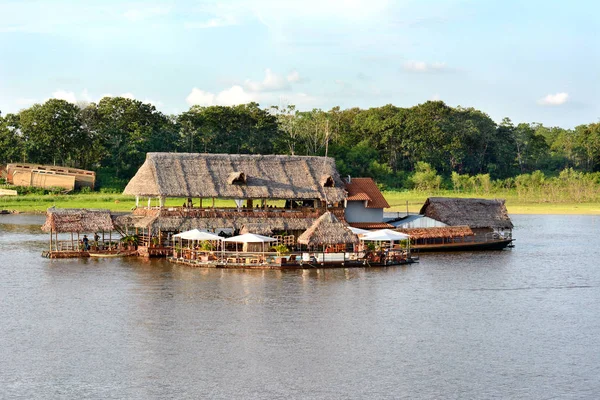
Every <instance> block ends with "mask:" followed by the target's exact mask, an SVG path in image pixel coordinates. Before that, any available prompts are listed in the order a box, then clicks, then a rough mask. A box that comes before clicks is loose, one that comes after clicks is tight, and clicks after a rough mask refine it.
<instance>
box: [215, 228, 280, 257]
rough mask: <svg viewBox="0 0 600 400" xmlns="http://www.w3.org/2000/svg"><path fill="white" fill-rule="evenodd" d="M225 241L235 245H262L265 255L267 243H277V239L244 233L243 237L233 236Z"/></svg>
mask: <svg viewBox="0 0 600 400" xmlns="http://www.w3.org/2000/svg"><path fill="white" fill-rule="evenodd" d="M223 241H224V242H234V243H262V249H263V251H262V252H263V253H264V252H265V243H268V242H276V241H277V239H275V238H272V237H269V236H263V235H257V234H255V233H244V234H243V235H238V236H232V237H230V238H227V239H225V240H223ZM235 251H236V253H237V244H236V245H235Z"/></svg>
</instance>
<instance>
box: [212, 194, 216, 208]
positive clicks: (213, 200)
mask: <svg viewBox="0 0 600 400" xmlns="http://www.w3.org/2000/svg"><path fill="white" fill-rule="evenodd" d="M212 204H213V206H212V208H215V198H214V197H213V198H212Z"/></svg>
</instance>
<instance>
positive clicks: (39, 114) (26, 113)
mask: <svg viewBox="0 0 600 400" xmlns="http://www.w3.org/2000/svg"><path fill="white" fill-rule="evenodd" d="M158 151H160V152H206V153H240V154H295V155H328V156H331V157H335V159H336V162H337V166H338V169H339V171H340V173H341V174H342V175H351V176H368V177H372V178H374V179H375V180H376V181H377V182H379V183H381V184H382V185H384V186H385V187H388V188H403V187H418V186H419V180H421V181H423V179H424V181H425V182H427V174H429V175H431V176H437V175H438V174H439V176H440V178H439V179H440V182H439V183H440V184H441V183H442V181H441V179H444V180H445V181H447V182H453V183H457V184H459V185H460V182H459V181H458V180H456V179H457V178H456V175H458V176H461V175H463V176H481V175H488V176H489V179H491V180H500V179H502V180H505V179H507V178H515V177H517V176H519V175H526V174H531V173H533V172H535V171H542V172H543V173H544V174H546V175H548V176H558V175H559V173H560V171H563V170H565V169H570V170H573V171H576V172H595V171H599V170H600V123H590V124H584V125H580V126H577V127H576V128H574V129H564V128H560V127H546V126H544V125H542V124H538V123H519V124H516V125H515V124H513V123H512V122H511V121H510V119H508V118H505V119H504V120H503V121H502V122H501V123H500V124H497V123H495V122H494V121H493V120H492V119H491V118H490V117H489V116H488V115H487V114H485V113H484V112H482V111H479V110H476V109H474V108H463V107H450V106H448V105H446V104H445V103H444V102H442V101H428V102H426V103H423V104H419V105H416V106H414V107H410V108H401V107H396V106H393V105H385V106H382V107H374V108H369V109H366V110H365V109H360V108H349V109H344V110H342V109H341V108H340V107H334V108H332V109H331V110H329V111H325V110H321V109H313V110H310V111H299V110H296V108H295V107H294V106H291V105H290V106H284V107H270V108H260V107H259V105H258V104H257V103H249V104H243V105H237V106H231V107H226V106H210V107H200V106H192V107H191V108H190V109H189V110H187V111H185V112H182V113H180V114H178V115H166V114H164V113H162V112H160V111H159V110H157V109H156V108H155V107H154V106H153V105H151V104H148V103H143V102H140V101H138V100H134V99H128V98H123V97H105V98H103V99H102V100H100V101H99V102H98V103H88V104H78V105H76V104H72V103H69V102H67V101H64V100H58V99H50V100H48V101H46V102H45V103H43V104H35V105H33V106H31V107H29V108H27V109H23V110H21V111H20V112H18V113H15V114H6V115H4V116H2V114H0V162H1V163H3V164H6V163H8V162H31V163H44V164H56V165H64V166H69V167H77V168H84V169H92V170H95V171H97V172H98V175H99V177H100V183H101V184H105V185H110V184H111V182H117V183H118V184H121V185H122V183H123V182H126V181H127V180H128V179H129V178H131V177H132V176H133V174H134V173H135V172H136V171H137V169H138V168H139V166H140V165H141V164H142V163H143V161H144V158H145V154H146V153H147V152H158ZM419 174H421V175H419ZM423 174H425V175H423ZM432 174H433V175H432ZM453 174H455V179H454V180H452V179H453V178H452V176H453ZM423 177H424V178H423ZM436 179H437V178H436Z"/></svg>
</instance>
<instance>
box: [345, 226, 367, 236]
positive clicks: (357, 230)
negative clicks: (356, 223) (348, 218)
mask: <svg viewBox="0 0 600 400" xmlns="http://www.w3.org/2000/svg"><path fill="white" fill-rule="evenodd" d="M350 230H351V231H352V233H354V234H355V235H366V234H367V233H371V231H368V230H366V229H360V228H354V227H350Z"/></svg>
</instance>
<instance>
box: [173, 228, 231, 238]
mask: <svg viewBox="0 0 600 400" xmlns="http://www.w3.org/2000/svg"><path fill="white" fill-rule="evenodd" d="M173 237H178V238H182V239H186V240H223V238H222V237H221V236H218V235H215V234H214V233H210V232H206V231H201V230H199V229H192V230H191V231H186V232H181V233H178V234H177V235H173Z"/></svg>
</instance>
